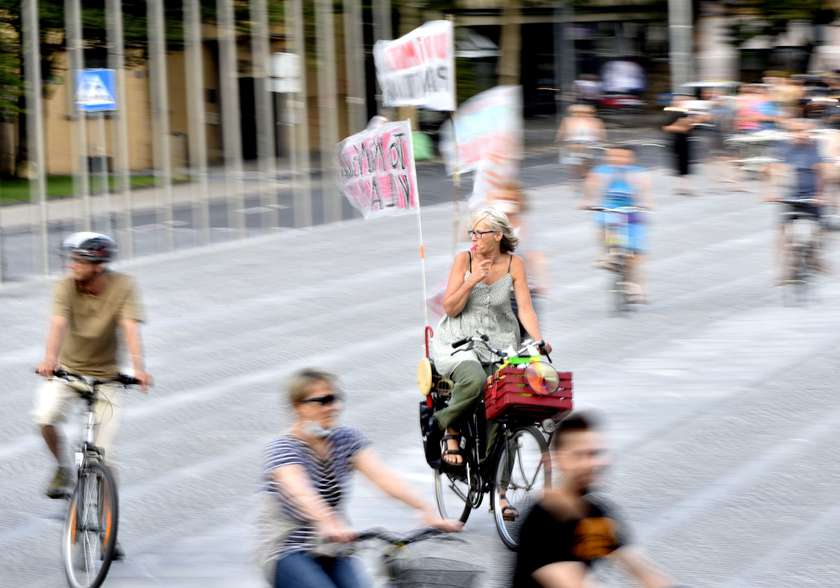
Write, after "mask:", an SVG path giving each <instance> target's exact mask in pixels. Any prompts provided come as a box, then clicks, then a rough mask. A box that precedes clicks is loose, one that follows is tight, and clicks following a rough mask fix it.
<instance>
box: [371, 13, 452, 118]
mask: <svg viewBox="0 0 840 588" xmlns="http://www.w3.org/2000/svg"><path fill="white" fill-rule="evenodd" d="M373 58H374V62H375V63H376V77H377V79H378V80H379V86H380V88H381V89H382V104H383V105H384V106H422V107H425V108H428V109H430V110H445V111H450V112H451V111H453V110H455V104H456V101H455V40H454V29H453V26H452V22H450V21H448V20H435V21H431V22H427V23H426V24H424V25H422V26H420V27H418V28H416V29H414V30H413V31H411V32H410V33H408V34H407V35H404V36H402V37H400V38H399V39H396V40H394V41H377V42H376V45H375V46H374V50H373Z"/></svg>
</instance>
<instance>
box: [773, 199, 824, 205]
mask: <svg viewBox="0 0 840 588" xmlns="http://www.w3.org/2000/svg"><path fill="white" fill-rule="evenodd" d="M819 202H820V201H819V200H817V199H816V198H796V199H794V198H780V199H778V200H776V203H777V204H788V205H790V206H802V205H803V204H805V205H808V204H812V205H815V204H818V203H819Z"/></svg>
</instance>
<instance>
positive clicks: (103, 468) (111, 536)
mask: <svg viewBox="0 0 840 588" xmlns="http://www.w3.org/2000/svg"><path fill="white" fill-rule="evenodd" d="M53 375H54V376H55V377H56V378H59V379H61V380H63V381H64V382H66V383H67V385H68V386H70V387H71V388H72V389H73V390H75V391H76V392H77V393H78V394H79V396H80V397H81V398H82V400H84V401H85V406H86V409H85V415H84V421H85V424H84V428H83V434H82V441H81V443H80V444H79V447H78V448H77V450H76V452H75V458H76V485H75V487H74V489H73V492H72V494H71V495H70V502H69V505H68V508H67V516H66V518H65V522H64V533H63V536H62V549H61V554H62V558H63V560H64V572H65V575H66V576H67V583H68V584H69V585H70V586H71V587H72V588H97V587H98V586H101V585H102V583H103V582H104V581H105V577H106V576H107V575H108V570H109V569H110V567H111V562H112V561H113V560H114V552H115V550H116V546H117V528H118V523H119V497H118V495H117V485H116V482H115V481H114V476H113V474H112V473H111V470H110V469H109V468H108V466H107V465H106V464H105V452H104V451H103V450H102V448H100V447H97V445H96V443H95V438H96V415H95V414H94V406H95V405H96V402H97V401H98V399H99V398H98V394H97V391H98V389H99V387H100V386H102V385H103V384H109V383H113V382H117V383H119V384H122V385H123V386H133V385H136V384H139V383H140V382H139V380H137V379H135V378H133V377H131V376H126V375H122V374H120V375H118V376H117V377H116V378H114V379H112V380H97V379H93V378H88V377H85V376H80V375H78V374H73V373H70V372H68V371H65V370H56V371H55V372H54V374H53Z"/></svg>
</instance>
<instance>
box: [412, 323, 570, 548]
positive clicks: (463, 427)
mask: <svg viewBox="0 0 840 588" xmlns="http://www.w3.org/2000/svg"><path fill="white" fill-rule="evenodd" d="M476 345H480V346H483V347H484V348H485V349H487V350H488V351H490V353H491V354H492V355H493V356H495V358H496V360H495V361H494V362H493V363H492V364H490V365H488V366H486V367H491V368H493V375H492V376H490V378H488V382H487V386H486V390H485V395H484V397H483V398H482V399H481V400H480V401H479V406H478V407H477V409H476V410H475V411H473V413H472V414H471V415H470V416H469V417H467V418H465V419H463V421H462V422H461V423H459V426H460V431H461V434H460V443H461V454H462V455H463V459H464V463H463V464H462V465H458V466H454V465H449V464H447V463H446V462H445V461H443V460H442V459H441V446H440V440H441V434H440V431H439V429H438V428H437V425H436V424H435V423H434V422H433V420H432V416H433V415H434V413H435V411H437V410H441V409H443V408H444V407H446V405H447V404H448V402H449V399H450V397H451V390H452V383H451V382H450V381H449V380H447V379H445V378H442V377H441V376H440V375H439V374H437V372H436V371H435V370H434V366H433V365H432V363H431V361H430V360H429V359H428V357H427V358H426V359H425V360H424V362H423V363H421V372H420V381H421V390H422V391H423V392H424V393H425V394H426V400H425V401H423V402H422V403H421V404H420V421H421V431H422V434H423V443H424V447H425V451H426V460H427V462H428V463H429V465H430V466H431V467H432V468H433V469H434V476H435V501H436V503H437V508H438V512H439V513H440V516H441V517H443V518H445V519H457V520H460V521H461V522H463V523H466V522H467V519H468V518H469V516H470V513H471V512H472V511H473V510H474V509H477V508H479V507H480V506H481V503H482V501H483V499H484V495H485V494H490V497H491V504H490V509H491V511H492V512H493V514H494V521H495V524H496V529H497V531H498V533H499V537H500V538H501V539H502V542H503V543H504V544H505V545H506V546H507V547H508V548H510V549H516V548H517V547H518V545H519V525H520V524H521V521H522V519H523V518H524V515H525V513H526V511H527V510H528V509H529V508H530V507H531V505H533V504H534V503H535V502H536V501H537V500H539V498H540V497H541V495H542V491H543V489H544V488H546V487H549V486H550V485H551V480H552V477H551V461H550V459H549V456H548V445H549V443H548V442H549V438H550V435H551V433H552V432H553V431H554V430H555V429H556V427H557V423H559V422H560V420H562V419H563V418H564V417H565V415H566V414H567V413H568V412H569V411H571V408H572V389H571V388H572V386H571V374H570V373H568V372H566V373H563V374H561V373H559V372H557V370H555V369H554V367H553V366H552V365H551V363H550V361H551V360H550V358H549V357H548V356H545V358H546V359H547V360H548V361H544V360H543V357H542V356H541V355H540V353H539V350H540V349H541V348H542V345H543V344H542V342H540V343H536V344H534V343H532V344H530V345H525V346H523V347H522V348H521V349H520V350H519V351H518V352H516V353H514V354H508V353H506V352H504V351H502V350H499V349H494V348H492V347H491V346H490V345H489V343H488V337H487V336H486V335H482V334H478V335H476V336H474V337H469V338H466V339H463V340H461V341H458V342H456V343H454V344H453V347H454V348H456V350H455V351H454V352H453V354H454V353H458V352H459V351H466V350H470V349H473V348H474V347H475V346H476ZM424 378H425V384H424V383H423V382H424ZM424 388H425V389H424ZM489 420H493V421H494V422H495V423H496V424H497V425H498V427H497V431H496V434H495V436H494V438H492V439H489V440H488V438H487V423H488V421H489Z"/></svg>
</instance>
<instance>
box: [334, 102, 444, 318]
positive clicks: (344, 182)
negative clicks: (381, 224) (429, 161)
mask: <svg viewBox="0 0 840 588" xmlns="http://www.w3.org/2000/svg"><path fill="white" fill-rule="evenodd" d="M378 118H380V119H381V120H375V121H372V124H370V125H369V126H368V128H367V129H366V130H364V131H362V132H361V133H356V134H355V135H352V136H350V137H348V138H346V139H344V140H343V141H342V142H341V143H339V144H338V173H339V178H338V184H339V186H340V187H341V191H342V192H343V193H344V195H345V196H346V197H347V199H348V200H349V201H350V204H352V205H353V207H354V208H356V209H357V210H358V211H359V212H361V213H362V215H363V216H364V217H365V218H366V219H367V218H372V217H376V216H382V215H386V214H394V213H397V212H401V211H405V210H414V211H415V212H416V214H417V235H418V241H419V245H420V247H419V251H420V266H421V270H422V288H423V290H422V294H423V320H424V321H425V325H427V326H428V324H429V311H428V307H427V305H426V299H427V298H428V295H427V284H426V251H425V246H424V244H423V222H422V218H421V216H420V192H419V190H418V189H417V171H416V169H415V167H414V148H413V146H412V142H411V122H410V121H407V120H404V121H399V122H384V120H385V119H382V118H381V117H378Z"/></svg>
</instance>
